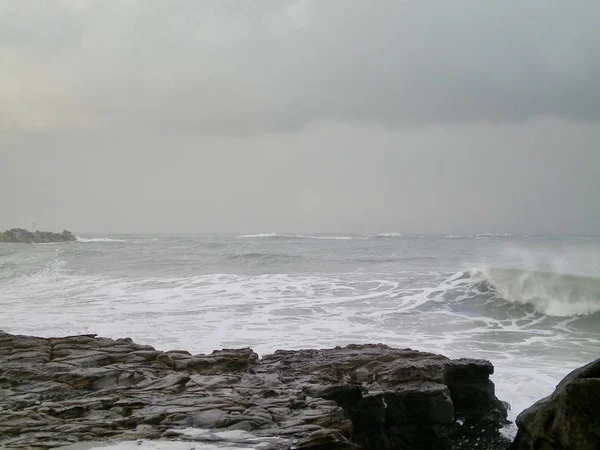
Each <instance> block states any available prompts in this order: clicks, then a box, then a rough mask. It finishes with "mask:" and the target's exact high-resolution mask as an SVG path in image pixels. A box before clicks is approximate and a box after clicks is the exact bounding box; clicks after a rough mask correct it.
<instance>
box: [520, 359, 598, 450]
mask: <svg viewBox="0 0 600 450" xmlns="http://www.w3.org/2000/svg"><path fill="white" fill-rule="evenodd" d="M517 426H518V433H517V437H516V439H515V441H514V442H513V444H512V446H511V447H510V448H511V450H563V449H577V450H597V449H600V359H597V360H596V361H594V362H591V363H590V364H588V365H586V366H584V367H581V368H579V369H577V370H575V371H573V372H571V373H570V374H569V375H567V376H566V377H565V378H564V379H563V380H562V381H561V382H560V383H559V385H558V386H557V387H556V390H555V391H554V393H552V394H551V395H550V396H549V397H546V398H544V399H542V400H540V401H539V402H537V403H536V404H534V405H533V406H531V407H529V408H528V409H526V410H525V411H523V412H522V413H521V414H519V417H518V418H517Z"/></svg>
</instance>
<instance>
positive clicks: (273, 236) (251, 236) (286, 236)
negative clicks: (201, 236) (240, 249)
mask: <svg viewBox="0 0 600 450" xmlns="http://www.w3.org/2000/svg"><path fill="white" fill-rule="evenodd" d="M256 238H271V239H325V240H330V239H333V240H344V241H345V240H350V239H357V238H356V237H353V236H327V235H324V236H308V235H304V234H279V233H261V234H246V235H243V236H238V239H256Z"/></svg>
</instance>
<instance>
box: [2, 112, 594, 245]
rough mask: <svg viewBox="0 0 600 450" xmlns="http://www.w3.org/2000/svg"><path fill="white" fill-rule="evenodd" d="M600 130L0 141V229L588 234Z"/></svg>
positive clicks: (17, 137) (485, 127) (553, 125)
mask: <svg viewBox="0 0 600 450" xmlns="http://www.w3.org/2000/svg"><path fill="white" fill-rule="evenodd" d="M599 141H600V127H598V126H596V125H590V124H577V123H573V122H564V121H556V120H551V121H548V120H544V121H534V122H527V123H524V124H504V125H497V124H479V125H471V126H462V127H456V126H452V127H419V128H413V129H410V130H406V129H402V130H390V129H387V128H383V127H381V126H375V125H374V126H362V125H356V124H327V125H320V126H317V127H309V128H307V129H306V130H304V131H303V132H299V133H293V134H289V133H282V134H270V135H262V136H258V135H255V136H252V137H223V136H221V137H219V136H205V137H202V138H199V137H197V136H191V135H178V136H175V137H174V136H160V135H138V136H135V137H131V136H130V137H122V136H115V135H89V134H81V135H79V136H75V135H68V136H67V135H64V134H49V133H44V134H27V135H23V134H19V133H17V134H14V135H11V136H8V135H6V136H5V137H4V139H3V143H4V146H3V148H10V149H11V150H10V151H8V152H5V153H1V152H0V161H1V162H2V164H0V209H1V211H2V214H1V215H0V228H2V227H5V228H6V227H9V226H15V225H21V226H29V224H30V223H31V222H33V221H36V222H37V223H38V225H39V226H40V227H44V228H49V229H62V228H63V227H69V228H72V229H73V230H75V231H78V232H84V231H93V232H109V231H117V232H142V231H145V232H165V231H170V232H231V233H250V232H259V233H260V232H273V231H279V232H317V233H318V232H334V233H335V232H346V233H348V232H364V233H377V232H390V231H396V232H415V233H425V232H429V233H431V232H441V233H461V234H462V233H473V232H496V233H504V232H517V233H519V232H522V233H558V234H560V233H568V234H571V233H575V234H577V233H583V234H594V233H595V234H600V209H599V208H598V207H597V205H598V199H597V198H598V193H599V192H600V181H599V180H600V152H598V151H597V150H596V146H597V142H599Z"/></svg>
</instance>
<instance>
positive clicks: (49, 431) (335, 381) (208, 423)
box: [0, 332, 506, 450]
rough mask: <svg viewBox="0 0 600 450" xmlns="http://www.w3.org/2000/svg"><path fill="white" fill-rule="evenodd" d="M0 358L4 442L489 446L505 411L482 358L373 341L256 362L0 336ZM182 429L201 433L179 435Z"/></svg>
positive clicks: (246, 352)
mask: <svg viewBox="0 0 600 450" xmlns="http://www.w3.org/2000/svg"><path fill="white" fill-rule="evenodd" d="M0 355H2V356H3V357H4V359H3V360H2V364H1V365H0V446H3V445H4V446H7V447H11V448H12V447H15V448H20V447H26V448H44V449H45V448H51V447H55V446H58V445H63V444H65V442H75V441H94V440H105V439H116V440H130V439H137V438H152V439H157V438H159V437H161V436H162V438H165V437H171V438H178V439H188V440H209V441H213V440H214V441H219V442H221V441H222V438H221V437H219V436H220V435H219V434H218V431H235V433H234V434H229V435H230V436H239V438H236V439H235V443H237V444H243V445H245V446H248V447H252V446H255V445H257V443H261V445H262V444H264V445H263V446H262V447H261V448H272V449H277V450H279V449H290V448H297V449H314V450H318V449H323V450H325V449H359V448H362V449H378V450H379V449H382V450H385V449H395V448H440V449H450V448H475V446H476V445H478V444H481V443H482V442H485V445H486V448H500V443H501V442H502V441H501V439H500V438H499V433H498V430H499V428H500V427H501V426H502V425H503V424H504V423H505V419H506V408H505V406H504V405H503V404H502V403H501V402H500V401H499V400H498V399H497V398H496V397H495V395H494V385H493V383H492V382H491V381H490V380H489V375H490V374H491V373H492V372H493V367H492V365H491V364H490V363H489V362H487V361H478V360H450V359H448V358H445V357H443V356H440V355H434V354H431V353H422V352H417V351H414V350H410V349H405V350H399V349H393V348H390V347H387V346H385V345H350V346H347V347H344V348H340V347H337V348H335V349H328V350H300V351H283V350H279V351H277V352H275V353H274V354H272V355H267V356H265V357H263V359H262V360H260V359H259V358H258V355H257V354H256V353H254V352H253V351H252V350H251V349H248V348H246V349H224V350H219V351H214V352H213V353H212V354H210V355H193V356H192V355H190V354H189V353H187V352H184V351H169V352H160V351H157V350H155V349H153V348H152V347H150V346H144V345H138V344H135V343H133V342H132V341H131V339H129V338H126V339H117V340H112V339H106V338H98V337H96V336H95V335H81V336H68V337H64V338H51V339H42V338H35V337H28V336H15V335H10V334H7V333H3V332H0ZM465 424H469V427H466V425H465ZM475 424H476V425H477V427H476V428H473V426H474V425H475ZM190 426H191V427H197V428H206V429H210V430H214V432H209V431H207V432H202V433H203V434H202V433H201V434H198V435H194V436H188V435H186V434H185V432H184V431H183V430H184V429H185V428H186V427H190ZM177 430H182V431H177ZM469 446H470V447H469Z"/></svg>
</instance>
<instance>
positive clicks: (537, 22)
mask: <svg viewBox="0 0 600 450" xmlns="http://www.w3.org/2000/svg"><path fill="white" fill-rule="evenodd" d="M598 23H600V6H598V5H597V4H596V2H592V1H584V0H579V1H571V2H565V1H562V0H529V1H526V2H521V3H519V4H518V5H516V4H515V3H514V2H506V1H488V2H482V1H478V0H477V1H476V0H462V1H445V0H443V1H442V0H437V1H433V0H431V1H408V0H405V1H403V0H395V1H392V0H380V1H375V2H367V1H362V0H344V1H341V0H323V1H320V0H319V1H317V0H294V1H280V0H259V1H241V0H240V1H233V0H219V1H196V2H194V1H187V0H185V1H184V0H171V1H169V2H161V1H154V2H150V1H146V0H126V1H119V2H116V1H115V2H110V4H109V3H107V2H105V1H102V0H97V1H93V0H54V1H39V2H34V1H29V2H17V1H11V0H0V63H1V76H0V228H7V227H12V226H29V225H30V224H31V222H34V221H35V222H37V223H38V225H39V226H40V227H42V228H45V229H62V228H63V227H67V228H71V229H73V230H74V231H75V232H85V231H92V232H109V231H115V232H143V231H147V232H163V231H164V232H167V231H172V232H233V233H237V232H240V233H249V232H270V231H282V232H365V233H373V232H374V233H376V232H390V231H399V232H416V233H421V232H442V233H444V232H448V233H470V232H523V233H584V234H586V233H588V234H594V233H595V234H600V208H598V207H597V205H598V194H599V193H600V181H599V180H600V152H599V151H598V150H597V146H598V142H600V117H599V111H600V98H599V96H600V86H599V85H598V84H599V81H598V80H600V55H599V54H598V53H599V48H600V46H599V45H598V42H599V36H598V31H596V27H597V24H598Z"/></svg>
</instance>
